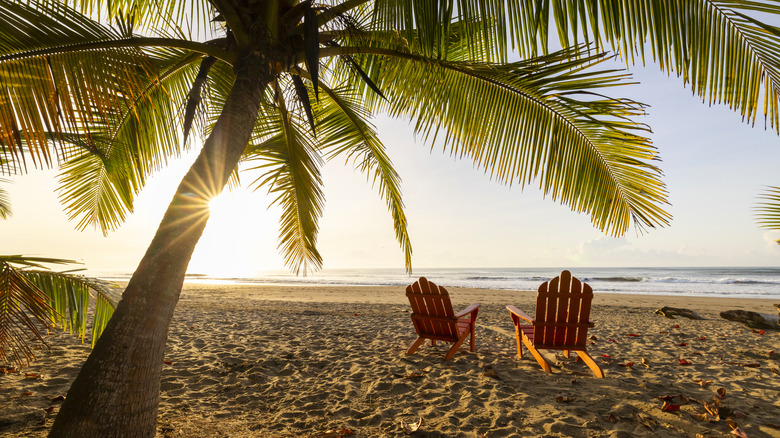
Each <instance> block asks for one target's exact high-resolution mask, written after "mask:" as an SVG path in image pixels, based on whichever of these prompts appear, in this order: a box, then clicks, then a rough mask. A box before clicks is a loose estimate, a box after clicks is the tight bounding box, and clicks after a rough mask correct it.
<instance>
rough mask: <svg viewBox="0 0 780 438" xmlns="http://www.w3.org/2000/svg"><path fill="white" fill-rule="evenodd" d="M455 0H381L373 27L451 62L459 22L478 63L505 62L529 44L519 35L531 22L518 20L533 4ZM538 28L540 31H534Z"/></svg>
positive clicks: (434, 56) (460, 28) (472, 55)
mask: <svg viewBox="0 0 780 438" xmlns="http://www.w3.org/2000/svg"><path fill="white" fill-rule="evenodd" d="M455 3H456V2H454V1H453V0H444V1H439V2H415V1H395V0H377V1H376V2H375V4H374V9H373V17H372V18H373V20H372V25H373V29H371V30H378V31H388V32H397V33H398V35H399V36H400V37H402V38H403V39H405V40H406V41H407V42H413V44H412V45H411V46H410V47H412V49H413V50H414V51H415V52H418V53H421V54H422V55H423V56H426V57H429V58H433V59H446V58H447V57H448V55H447V53H448V49H449V48H450V41H449V40H450V39H451V38H452V37H453V35H458V33H455V32H453V30H455V29H453V28H452V26H453V23H456V22H457V23H459V24H458V25H459V29H457V30H461V31H462V35H465V40H466V44H465V45H464V46H462V47H465V48H468V50H469V51H470V53H471V56H470V58H471V59H473V60H482V61H486V62H504V61H506V59H507V55H508V50H509V47H510V44H511V45H514V44H515V43H516V42H517V43H519V42H525V41H526V40H525V39H524V38H520V36H519V35H516V33H517V32H524V30H523V29H520V27H521V26H522V25H524V24H525V22H524V21H519V20H518V17H519V16H520V15H521V14H522V13H523V12H524V11H525V10H526V8H527V7H528V6H527V3H530V2H528V1H527V0H526V1H521V0H509V1H484V0H458V1H457V5H456V4H455ZM533 29H535V28H533Z"/></svg>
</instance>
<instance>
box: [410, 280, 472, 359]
mask: <svg viewBox="0 0 780 438" xmlns="http://www.w3.org/2000/svg"><path fill="white" fill-rule="evenodd" d="M406 296H407V297H408V298H409V304H410V305H411V306H412V323H414V329H415V330H416V331H417V335H418V338H417V340H416V341H414V344H412V346H411V347H409V349H408V350H406V354H413V353H414V352H415V351H417V349H418V348H419V347H420V345H422V343H423V342H424V341H425V340H426V339H430V340H431V345H436V341H445V342H454V343H455V345H453V346H452V348H450V349H449V351H447V354H446V355H445V356H444V360H445V361H447V360H450V359H452V357H453V356H455V353H456V352H457V351H458V349H459V348H460V346H461V345H462V344H463V342H464V341H465V340H466V338H467V337H468V336H471V345H470V347H471V351H474V324H475V322H476V320H477V313H478V312H479V303H475V304H472V305H470V306H469V307H467V308H466V309H463V310H462V311H460V312H458V313H457V314H455V313H454V312H453V310H452V302H451V301H450V294H449V293H448V292H447V289H445V288H443V287H441V286H436V285H435V284H434V283H432V282H430V281H428V280H426V279H425V277H420V279H419V280H418V281H416V282H414V283H412V284H410V285H409V286H407V287H406Z"/></svg>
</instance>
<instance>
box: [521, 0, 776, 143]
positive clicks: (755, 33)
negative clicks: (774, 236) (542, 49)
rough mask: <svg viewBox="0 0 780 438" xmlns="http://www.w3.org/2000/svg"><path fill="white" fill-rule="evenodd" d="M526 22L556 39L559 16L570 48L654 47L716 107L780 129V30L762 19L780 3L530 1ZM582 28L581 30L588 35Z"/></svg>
mask: <svg viewBox="0 0 780 438" xmlns="http://www.w3.org/2000/svg"><path fill="white" fill-rule="evenodd" d="M529 6H530V8H529V10H528V11H526V12H525V14H524V16H523V20H524V21H525V26H526V27H528V28H534V26H536V31H535V32H531V33H528V34H527V36H526V37H527V38H528V39H529V41H528V42H527V43H528V44H532V43H533V42H535V41H541V42H545V43H546V41H547V40H548V39H549V37H550V33H549V29H547V28H546V23H545V22H544V21H543V20H542V21H539V20H537V19H536V17H546V16H550V15H552V16H553V17H554V22H555V24H556V27H557V35H558V37H559V38H560V41H561V44H563V46H564V47H568V46H570V45H577V44H578V40H579V38H582V37H584V39H585V40H586V41H594V42H596V43H597V44H598V45H601V46H605V45H608V46H611V47H612V49H613V50H617V51H619V52H620V53H621V55H622V56H623V57H624V58H625V59H626V60H627V62H631V63H633V62H635V60H636V58H637V57H638V58H639V59H641V60H642V62H644V61H645V57H646V52H647V51H649V52H650V54H651V56H652V59H653V60H655V61H656V62H658V64H659V65H660V67H661V69H663V70H666V71H676V72H677V74H678V75H679V76H681V77H682V78H683V80H684V81H685V82H686V83H689V84H690V85H691V87H692V89H693V91H694V92H695V93H697V94H698V95H699V96H701V98H702V99H703V100H705V99H706V100H707V101H708V102H709V103H710V104H713V103H724V104H726V105H729V106H730V107H731V108H733V109H734V110H735V111H738V112H740V113H741V114H742V116H743V119H745V120H746V121H748V122H750V123H754V122H755V120H756V117H757V114H758V112H759V111H762V110H763V112H764V118H765V123H766V122H767V121H768V123H769V124H770V125H771V126H774V127H775V129H776V130H777V131H778V133H780V124H779V123H778V122H780V119H779V117H780V112H779V111H780V108H779V105H780V51H778V49H777V48H778V47H779V46H780V29H778V27H777V26H776V25H771V24H768V23H763V22H762V21H760V20H759V19H757V17H761V16H763V17H767V16H769V15H763V14H772V15H774V16H775V17H776V16H777V15H778V14H780V2H778V1H776V0H772V1H761V2H757V1H739V0H690V1H678V0H653V1H635V2H625V1H615V0H598V1H593V2H579V1H566V2H558V1H549V2H548V1H544V2H533V4H529ZM581 32H582V33H581Z"/></svg>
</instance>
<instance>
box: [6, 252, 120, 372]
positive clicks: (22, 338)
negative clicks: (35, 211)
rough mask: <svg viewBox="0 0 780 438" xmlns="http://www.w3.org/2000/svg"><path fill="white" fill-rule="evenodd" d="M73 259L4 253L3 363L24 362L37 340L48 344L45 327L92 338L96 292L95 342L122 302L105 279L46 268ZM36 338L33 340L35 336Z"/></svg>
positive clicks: (93, 334) (22, 363) (21, 363)
mask: <svg viewBox="0 0 780 438" xmlns="http://www.w3.org/2000/svg"><path fill="white" fill-rule="evenodd" d="M67 263H73V262H72V261H70V260H64V259H51V258H40V257H23V256H0V361H2V362H4V363H9V362H10V363H15V364H16V365H17V366H20V367H21V366H24V365H27V364H28V363H29V361H30V360H32V359H34V358H35V355H34V353H33V346H32V343H38V342H40V343H43V344H45V343H46V341H45V336H44V331H43V329H44V328H47V327H51V328H56V327H59V328H60V329H61V330H64V331H69V332H70V333H71V334H75V335H76V336H78V337H79V338H81V339H82V340H83V339H85V338H86V336H87V326H88V324H87V314H88V311H89V309H90V302H91V299H90V296H91V295H90V291H94V293H95V298H96V301H95V306H94V317H93V319H92V335H91V338H92V345H93V346H94V345H95V341H96V340H97V338H99V337H100V334H101V333H102V330H103V329H104V328H105V326H106V323H107V322H108V319H110V318H111V315H112V314H113V312H114V309H115V308H116V305H117V303H118V302H119V298H120V296H119V293H118V292H116V291H115V290H113V289H112V287H111V286H110V285H109V284H107V283H105V282H103V281H100V280H96V279H90V278H86V277H82V276H78V275H73V274H70V273H63V272H52V271H49V270H45V269H44V265H47V264H67ZM31 339H32V340H33V342H30V340H31Z"/></svg>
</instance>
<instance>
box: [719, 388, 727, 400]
mask: <svg viewBox="0 0 780 438" xmlns="http://www.w3.org/2000/svg"><path fill="white" fill-rule="evenodd" d="M717 392H718V397H720V398H721V399H724V398H726V388H718V391H717Z"/></svg>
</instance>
